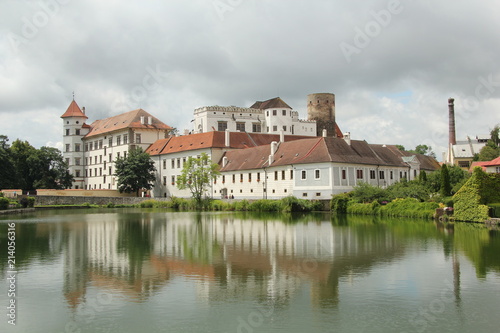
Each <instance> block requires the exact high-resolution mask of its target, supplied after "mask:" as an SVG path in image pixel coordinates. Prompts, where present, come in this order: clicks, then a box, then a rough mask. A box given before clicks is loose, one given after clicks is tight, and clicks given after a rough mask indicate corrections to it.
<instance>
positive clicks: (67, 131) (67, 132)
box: [66, 128, 69, 136]
mask: <svg viewBox="0 0 500 333" xmlns="http://www.w3.org/2000/svg"><path fill="white" fill-rule="evenodd" d="M68 135H69V128H68V129H66V136H68Z"/></svg>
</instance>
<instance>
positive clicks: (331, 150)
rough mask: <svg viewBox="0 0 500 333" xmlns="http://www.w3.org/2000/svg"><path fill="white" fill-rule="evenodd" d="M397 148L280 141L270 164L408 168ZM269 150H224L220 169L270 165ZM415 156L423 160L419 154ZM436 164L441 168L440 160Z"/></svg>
mask: <svg viewBox="0 0 500 333" xmlns="http://www.w3.org/2000/svg"><path fill="white" fill-rule="evenodd" d="M398 151H399V150H398V149H397V147H396V146H388V145H370V144H368V143H367V142H366V141H357V140H351V144H350V145H349V144H348V143H347V142H346V141H345V140H344V139H341V138H332V137H326V138H324V137H314V138H310V137H309V138H306V139H300V140H294V141H290V142H282V143H280V144H279V146H278V149H277V151H276V153H275V154H274V162H273V163H272V164H271V166H282V165H292V164H307V163H322V162H334V163H346V164H366V165H380V166H394V167H408V164H406V163H405V162H404V161H403V157H404V156H405V155H404V154H402V153H398ZM270 153H271V147H270V145H264V146H259V147H256V148H250V149H245V150H234V151H228V152H226V153H225V157H227V161H228V163H227V164H226V166H225V167H223V168H221V171H235V170H251V169H260V168H262V167H268V166H269V164H268V163H269V162H268V159H269V155H270ZM412 156H413V155H412ZM414 156H415V158H416V159H418V160H419V162H420V159H419V156H418V154H417V155H414ZM424 160H425V159H424ZM436 165H437V168H439V164H438V163H437V162H436ZM437 168H436V169H437ZM433 170H435V169H433Z"/></svg>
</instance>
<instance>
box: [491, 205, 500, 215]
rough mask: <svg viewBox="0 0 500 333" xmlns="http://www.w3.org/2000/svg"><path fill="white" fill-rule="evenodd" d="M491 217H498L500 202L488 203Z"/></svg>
mask: <svg viewBox="0 0 500 333" xmlns="http://www.w3.org/2000/svg"><path fill="white" fill-rule="evenodd" d="M488 206H489V207H490V210H491V217H496V218H500V203H495V204H489V205H488Z"/></svg>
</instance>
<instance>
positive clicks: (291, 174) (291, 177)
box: [290, 170, 293, 179]
mask: <svg viewBox="0 0 500 333" xmlns="http://www.w3.org/2000/svg"><path fill="white" fill-rule="evenodd" d="M290 179H293V170H290Z"/></svg>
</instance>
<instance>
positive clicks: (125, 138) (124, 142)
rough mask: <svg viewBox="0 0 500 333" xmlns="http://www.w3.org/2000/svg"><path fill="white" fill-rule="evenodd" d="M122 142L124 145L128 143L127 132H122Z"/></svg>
mask: <svg viewBox="0 0 500 333" xmlns="http://www.w3.org/2000/svg"><path fill="white" fill-rule="evenodd" d="M123 144H124V145H126V144H128V135H127V134H123Z"/></svg>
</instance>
